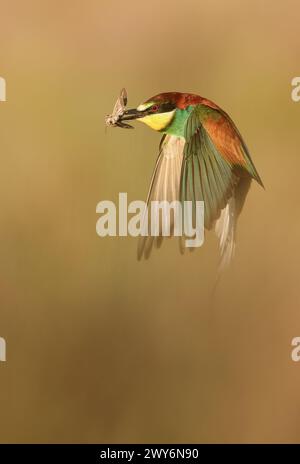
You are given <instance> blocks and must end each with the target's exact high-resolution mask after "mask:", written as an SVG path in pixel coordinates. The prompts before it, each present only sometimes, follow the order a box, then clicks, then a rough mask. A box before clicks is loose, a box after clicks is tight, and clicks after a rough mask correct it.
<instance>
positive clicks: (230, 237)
mask: <svg viewBox="0 0 300 464" xmlns="http://www.w3.org/2000/svg"><path fill="white" fill-rule="evenodd" d="M250 185H251V177H248V176H245V177H242V178H241V179H240V180H239V183H238V185H237V186H236V188H235V189H234V192H233V195H232V197H230V199H229V200H228V202H227V205H226V206H225V208H224V209H223V210H222V212H221V216H220V217H219V219H218V220H217V221H216V224H215V232H216V234H217V236H218V238H219V246H220V255H221V256H220V263H219V272H222V271H224V270H225V269H226V268H227V267H228V266H229V264H230V263H231V261H232V259H233V257H234V252H235V241H236V226H237V219H238V217H239V215H240V213H241V210H242V208H243V205H244V202H245V199H246V196H247V193H248V191H249V188H250Z"/></svg>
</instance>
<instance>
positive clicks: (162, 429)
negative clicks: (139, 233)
mask: <svg viewBox="0 0 300 464" xmlns="http://www.w3.org/2000/svg"><path fill="white" fill-rule="evenodd" d="M0 15H1V28H0V75H1V76H3V77H5V79H6V81H7V102H6V103H0V150H1V160H2V163H1V170H0V198H1V221H0V239H1V240H0V247H1V259H0V298H1V306H0V336H2V337H5V339H6V341H7V362H6V363H0V411H1V416H0V441H1V442H51V443H52V442H74V443H77V442H126V443H127V442H147V443H149V442H172V443H176V442H293V441H297V442H299V440H300V431H299V427H298V425H299V420H300V393H299V392H300V390H299V386H300V363H299V364H297V363H294V362H292V360H291V357H290V353H291V339H292V338H293V337H295V336H300V298H299V296H300V290H299V267H300V265H299V258H300V252H299V236H300V215H299V206H298V202H299V197H300V183H299V169H300V156H299V142H300V135H299V116H300V103H298V104H297V103H294V102H292V100H291V79H292V78H293V77H294V76H297V75H299V74H300V63H299V53H300V39H299V21H300V5H299V2H297V1H296V0H295V1H291V0H286V1H282V0H281V1H279V2H273V1H271V0H270V1H269V0H268V1H260V0H254V1H253V0H251V1H242V2H241V1H238V0H230V1H226V2H225V1H221V0H218V1H216V0H213V1H210V2H204V1H202V0H201V1H199V0H194V1H190V0H188V1H186V2H179V1H177V2H174V1H169V0H166V1H164V2H161V1H157V0H154V1H152V2H150V3H147V2H141V1H137V0H134V1H129V2H103V1H96V0H87V1H84V2H83V1H76V0H75V1H74V0H73V1H70V0H69V1H65V0H63V1H62V0H60V1H54V2H52V1H51V2H50V1H49V0H44V1H42V2H41V1H38V0H36V1H27V2H23V1H21V0H20V1H9V2H8V1H3V0H2V1H1V2H0ZM122 86H125V87H126V88H127V90H128V95H129V106H130V107H132V106H135V105H137V104H139V103H141V102H142V101H143V100H145V99H147V98H149V97H151V96H152V95H154V94H156V93H159V92H163V91H172V90H178V91H186V92H195V93H199V94H200V95H202V96H205V97H207V98H210V99H212V100H214V101H216V102H217V103H218V104H219V105H220V106H221V107H223V108H224V109H225V110H226V111H228V112H229V114H230V115H231V116H232V118H233V119H234V120H235V122H236V123H237V125H238V127H239V129H240V130H241V132H242V134H243V135H244V137H245V140H246V142H247V144H248V146H249V148H250V151H251V153H252V157H253V159H254V161H255V164H256V166H257V169H258V171H259V173H260V175H261V177H262V179H263V181H264V183H265V186H266V190H265V191H264V190H263V189H261V188H259V187H258V186H257V185H253V187H252V189H251V192H250V194H249V196H248V200H247V203H246V207H245V209H244V212H243V214H242V216H241V219H240V221H239V229H238V234H239V235H238V247H237V254H236V259H235V261H234V264H233V266H232V267H231V269H230V270H229V271H228V272H227V273H226V274H225V275H224V277H223V279H222V281H221V283H220V286H219V288H218V290H217V294H216V300H215V304H214V308H213V309H212V308H211V305H210V295H211V290H212V286H213V284H214V279H215V275H216V267H217V262H218V249H217V241H216V238H215V237H214V236H213V234H207V235H206V242H205V245H204V246H203V247H202V248H201V249H199V250H197V251H196V252H194V253H187V254H186V255H185V256H180V255H179V254H178V251H177V243H175V242H174V243H173V242H172V241H167V243H166V244H164V246H163V248H162V249H161V250H160V251H159V252H156V253H154V254H153V256H152V259H151V260H150V261H148V262H137V260H136V243H137V241H136V239H134V238H100V237H98V236H97V235H96V231H95V225H96V221H97V217H98V216H97V215H96V212H95V209H96V204H97V203H98V202H99V201H100V200H104V199H111V200H117V198H118V193H119V192H128V199H129V201H132V200H135V199H141V200H142V199H145V197H146V194H147V189H148V183H149V180H150V177H151V174H152V169H153V166H154V161H155V159H156V156H157V147H158V143H159V139H160V136H159V134H157V133H155V132H153V131H151V130H150V129H148V128H147V127H146V126H144V125H140V124H136V129H135V130H134V131H124V130H123V131H122V130H118V129H111V130H107V133H105V129H104V124H103V117H104V115H105V114H106V113H108V112H110V111H111V108H112V105H113V103H114V101H115V98H116V96H117V94H118V92H119V90H120V88H121V87H122Z"/></svg>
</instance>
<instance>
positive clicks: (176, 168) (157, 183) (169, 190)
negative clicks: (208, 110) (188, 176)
mask: <svg viewBox="0 0 300 464" xmlns="http://www.w3.org/2000/svg"><path fill="white" fill-rule="evenodd" d="M184 144H185V141H184V139H183V138H181V137H176V136H173V135H165V136H164V137H163V138H162V140H161V143H160V150H159V155H158V158H157V161H156V164H155V168H154V172H153V175H152V179H151V183H150V188H149V193H148V197H147V207H149V209H150V207H151V202H153V201H159V202H161V201H168V202H169V203H171V202H172V201H175V200H179V195H180V192H179V186H180V175H181V167H182V160H183V148H184ZM147 213H148V211H147V212H146V214H147ZM152 219H153V218H152ZM169 219H171V221H172V216H171V217H170V218H166V220H169ZM146 221H147V227H146V228H147V229H148V234H149V235H148V236H145V237H140V239H139V244H138V258H139V259H141V258H142V257H143V256H144V257H145V258H148V257H149V255H150V253H151V250H152V247H153V245H154V243H156V245H157V246H160V244H161V242H162V231H161V225H162V221H159V224H158V227H159V231H158V235H157V237H155V236H151V235H150V232H151V215H150V214H149V215H148V216H147V218H146ZM143 222H145V216H144V220H143ZM172 226H173V224H172V223H171V224H170V231H171V232H172ZM144 228H145V226H144V224H142V229H144Z"/></svg>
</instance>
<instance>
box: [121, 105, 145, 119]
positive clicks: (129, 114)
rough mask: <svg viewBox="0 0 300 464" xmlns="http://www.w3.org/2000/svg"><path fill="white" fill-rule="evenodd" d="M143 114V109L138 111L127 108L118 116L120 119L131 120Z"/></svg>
mask: <svg viewBox="0 0 300 464" xmlns="http://www.w3.org/2000/svg"><path fill="white" fill-rule="evenodd" d="M143 116H145V113H144V112H143V111H138V110H137V109H135V108H134V109H132V110H127V111H125V112H124V114H123V115H122V116H121V117H120V121H132V120H133V119H138V118H142V117H143Z"/></svg>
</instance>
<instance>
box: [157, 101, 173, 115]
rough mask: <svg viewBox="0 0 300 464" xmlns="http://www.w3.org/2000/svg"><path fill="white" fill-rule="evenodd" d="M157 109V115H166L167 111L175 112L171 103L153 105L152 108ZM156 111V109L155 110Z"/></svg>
mask: <svg viewBox="0 0 300 464" xmlns="http://www.w3.org/2000/svg"><path fill="white" fill-rule="evenodd" d="M153 107H155V108H157V107H158V113H167V112H168V111H173V110H175V105H174V104H173V103H162V104H161V105H159V106H158V105H153V106H152V108H153ZM155 111H157V109H156V110H155Z"/></svg>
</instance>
